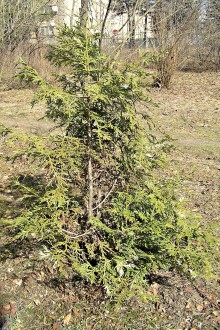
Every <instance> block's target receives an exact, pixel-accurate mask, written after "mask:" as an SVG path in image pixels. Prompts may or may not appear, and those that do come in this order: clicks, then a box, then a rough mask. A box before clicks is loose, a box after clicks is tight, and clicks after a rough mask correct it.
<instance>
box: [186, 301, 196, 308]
mask: <svg viewBox="0 0 220 330" xmlns="http://www.w3.org/2000/svg"><path fill="white" fill-rule="evenodd" d="M193 307H194V305H193V303H192V301H191V300H188V302H187V305H186V308H187V309H192V308H193Z"/></svg>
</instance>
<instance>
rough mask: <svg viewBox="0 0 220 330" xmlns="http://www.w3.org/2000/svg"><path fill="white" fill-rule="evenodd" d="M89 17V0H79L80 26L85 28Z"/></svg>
mask: <svg viewBox="0 0 220 330" xmlns="http://www.w3.org/2000/svg"><path fill="white" fill-rule="evenodd" d="M88 19H89V0H81V11H80V26H81V28H82V29H86V27H87V24H88Z"/></svg>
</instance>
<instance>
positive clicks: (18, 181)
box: [0, 174, 45, 261]
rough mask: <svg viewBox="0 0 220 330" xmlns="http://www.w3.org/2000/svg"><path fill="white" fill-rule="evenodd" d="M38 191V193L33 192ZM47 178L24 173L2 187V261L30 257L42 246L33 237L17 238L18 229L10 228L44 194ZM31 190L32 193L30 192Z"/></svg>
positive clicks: (0, 243)
mask: <svg viewBox="0 0 220 330" xmlns="http://www.w3.org/2000/svg"><path fill="white" fill-rule="evenodd" d="M34 191H37V195H35V194H34V193H33V192H34ZM44 191H45V180H44V176H43V175H38V176H33V175H23V174H20V175H18V176H16V177H15V178H14V177H12V178H11V179H10V180H9V181H8V182H7V183H6V184H5V185H4V186H1V188H0V196H1V197H0V229H1V236H0V261H5V260H6V259H15V258H18V257H21V256H23V257H28V255H29V254H30V253H31V252H33V251H34V250H35V249H37V248H39V247H40V246H42V242H41V243H38V242H35V241H34V240H31V239H24V240H23V239H22V240H21V239H15V238H14V237H15V236H16V233H17V230H16V229H14V228H13V229H11V228H8V226H7V225H8V224H9V225H10V222H11V223H13V219H15V218H16V217H19V216H21V215H22V214H23V213H24V212H25V211H27V209H30V208H31V207H32V206H33V205H34V204H35V203H37V202H38V199H39V198H40V197H41V196H42V195H43V194H44ZM28 192H30V193H28Z"/></svg>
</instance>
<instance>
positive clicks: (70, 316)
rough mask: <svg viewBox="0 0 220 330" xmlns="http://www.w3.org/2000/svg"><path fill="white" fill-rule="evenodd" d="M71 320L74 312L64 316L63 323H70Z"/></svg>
mask: <svg viewBox="0 0 220 330" xmlns="http://www.w3.org/2000/svg"><path fill="white" fill-rule="evenodd" d="M71 321H72V314H71V313H69V314H67V315H66V316H65V317H64V319H63V325H69V324H70V322H71Z"/></svg>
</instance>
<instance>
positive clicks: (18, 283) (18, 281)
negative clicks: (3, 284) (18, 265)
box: [12, 278, 23, 286]
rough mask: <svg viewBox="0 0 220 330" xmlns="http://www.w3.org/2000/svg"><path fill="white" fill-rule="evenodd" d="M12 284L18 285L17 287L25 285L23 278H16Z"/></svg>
mask: <svg viewBox="0 0 220 330" xmlns="http://www.w3.org/2000/svg"><path fill="white" fill-rule="evenodd" d="M12 282H13V283H14V284H16V285H17V286H21V285H22V283H23V280H22V278H15V279H14V280H12Z"/></svg>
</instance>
